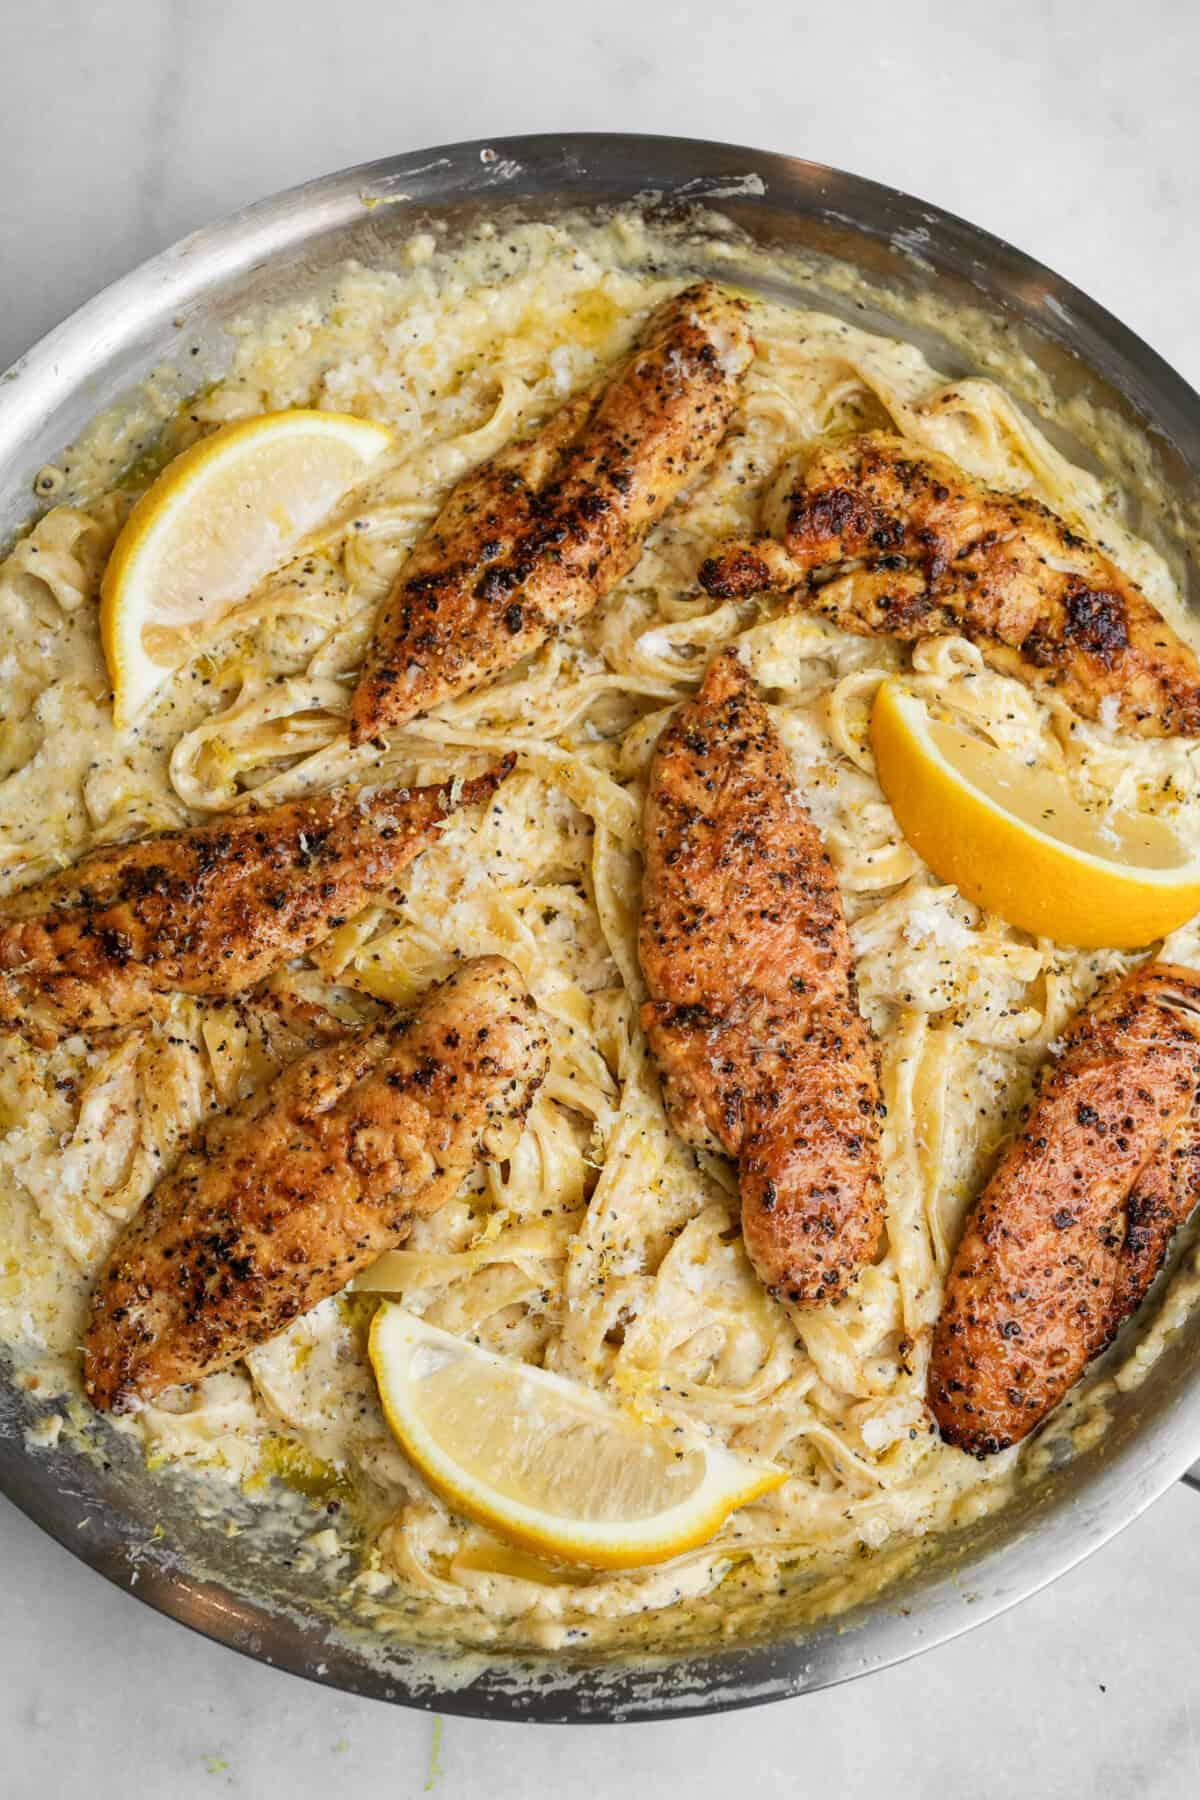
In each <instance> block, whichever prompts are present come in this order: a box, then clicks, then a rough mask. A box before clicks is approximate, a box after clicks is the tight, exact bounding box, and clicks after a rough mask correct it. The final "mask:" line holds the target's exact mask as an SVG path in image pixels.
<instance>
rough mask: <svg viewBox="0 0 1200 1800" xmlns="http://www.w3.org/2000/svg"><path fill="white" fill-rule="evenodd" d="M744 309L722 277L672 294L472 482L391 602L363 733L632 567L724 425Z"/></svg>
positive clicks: (494, 667) (361, 709)
mask: <svg viewBox="0 0 1200 1800" xmlns="http://www.w3.org/2000/svg"><path fill="white" fill-rule="evenodd" d="M745 312H746V308H745V304H744V302H743V301H741V300H737V299H735V298H733V297H732V296H731V295H728V294H723V293H722V292H721V291H720V289H719V288H717V287H715V286H714V285H713V284H712V283H711V282H707V281H702V282H697V283H696V284H695V285H694V286H692V287H689V288H686V289H685V290H684V291H683V292H682V293H679V294H675V295H673V296H672V297H671V298H670V299H669V300H667V301H666V302H665V303H664V304H663V305H662V306H660V307H659V308H658V310H657V311H656V312H654V313H653V314H652V315H651V317H650V318H649V320H648V321H647V323H646V326H645V328H644V330H643V331H642V334H641V336H640V338H639V340H638V344H637V347H636V349H635V350H634V351H633V353H632V354H631V355H630V356H629V357H627V358H626V360H625V361H624V362H622V363H621V364H620V365H619V366H618V367H617V369H616V370H615V371H613V372H612V373H610V374H608V375H606V376H605V377H604V378H603V379H602V380H600V381H598V382H596V383H595V384H594V385H593V386H592V387H590V388H588V389H587V390H586V392H584V393H582V394H580V395H578V396H576V398H574V399H573V400H570V401H568V402H567V404H566V405H565V406H564V407H563V408H562V409H561V410H560V411H559V412H557V413H555V415H554V416H553V418H551V419H550V420H549V422H548V423H547V424H546V425H544V426H543V427H542V429H541V430H540V431H539V432H538V433H537V435H536V436H534V437H532V438H530V439H528V440H527V441H525V442H522V443H517V444H512V445H509V446H507V447H506V448H505V449H503V450H502V451H500V453H499V454H498V455H497V456H494V457H492V458H491V459H490V461H488V462H486V463H483V464H482V465H481V466H480V467H479V468H478V469H476V470H474V471H473V473H472V474H470V475H468V476H467V477H466V479H465V480H464V481H462V482H460V483H459V485H458V487H457V488H455V490H454V492H453V494H452V495H451V496H450V499H449V500H448V501H447V503H446V506H445V507H444V508H443V510H442V512H441V514H440V516H439V517H438V519H437V520H436V521H435V523H434V524H433V525H432V526H431V527H430V529H429V530H428V531H427V532H426V534H425V536H424V537H423V538H422V539H421V541H420V542H419V543H418V544H417V546H416V548H415V549H414V550H413V553H412V555H411V556H410V557H409V559H408V561H407V562H406V564H405V566H404V571H403V574H402V575H401V578H400V581H399V583H398V585H397V587H396V588H395V590H394V591H393V593H392V594H391V596H390V597H389V598H388V600H386V601H385V603H384V606H383V610H382V612H381V613H380V616H379V622H378V624H377V626H376V630H375V638H374V642H373V643H372V645H371V648H370V650H369V652H368V655H367V659H366V663H365V665H364V668H363V672H362V675H361V677H360V680H359V684H358V687H357V689H356V691H355V694H354V701H353V705H352V708H351V737H352V739H353V741H354V742H355V743H361V742H363V741H364V740H365V739H369V738H374V737H378V736H379V735H380V734H381V733H383V732H387V731H391V730H394V729H395V728H396V727H397V726H399V725H403V724H404V723H405V721H406V720H408V719H412V718H414V717H415V716H416V715H417V714H418V713H422V712H426V711H427V710H428V709H429V708H430V707H431V706H436V705H437V704H438V702H439V701H440V700H444V699H446V698H447V696H449V695H451V694H457V693H461V692H462V691H463V690H464V689H467V688H471V687H475V686H477V685H478V684H479V683H480V682H481V681H485V680H488V679H490V678H491V677H493V676H495V675H498V674H500V673H501V672H502V671H503V670H505V669H507V668H510V667H511V666H512V664H513V663H515V662H518V661H519V660H520V659H521V657H523V656H527V655H528V654H529V652H530V651H532V650H536V649H537V647H538V645H539V644H541V643H543V642H544V640H545V639H546V638H547V637H549V636H550V635H551V634H552V633H553V632H555V631H559V630H562V629H565V628H566V627H567V626H569V625H572V624H574V622H575V621H576V620H577V619H580V618H582V617H583V615H584V614H585V613H587V612H589V611H590V610H591V608H592V607H593V606H595V605H596V603H597V601H598V600H601V599H602V598H603V597H604V595H605V594H607V593H608V592H609V591H610V589H611V588H612V587H613V586H615V584H616V583H617V582H618V581H619V580H620V579H621V577H622V576H623V575H626V574H628V572H629V570H630V569H632V567H633V565H634V564H635V563H636V561H637V559H638V557H639V556H640V554H641V550H642V545H643V543H644V542H645V539H646V536H647V534H648V532H649V531H650V529H651V527H652V526H653V525H655V524H656V523H657V522H658V520H659V519H661V517H662V515H663V513H664V512H665V511H666V510H667V508H668V506H670V504H671V502H672V501H673V500H674V499H675V497H676V495H677V494H678V493H679V492H680V490H681V489H682V488H683V487H684V486H685V485H686V484H687V483H688V482H689V481H691V480H692V479H693V478H694V477H695V476H696V475H697V474H698V473H699V472H700V470H701V469H703V468H704V466H705V465H706V464H707V463H708V462H709V461H710V459H711V458H712V456H713V455H714V453H715V452H716V449H717V446H718V444H719V443H720V441H721V438H722V437H723V435H724V433H725V428H726V426H727V424H728V423H729V418H730V414H731V413H732V411H733V408H734V405H735V402H736V400H737V395H738V387H739V383H740V381H741V377H742V375H743V374H744V373H745V371H746V369H747V367H748V366H749V363H750V360H751V357H752V356H753V353H754V346H753V344H752V342H751V339H750V332H749V329H748V327H747V324H746V318H745Z"/></svg>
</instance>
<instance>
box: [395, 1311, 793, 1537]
mask: <svg viewBox="0 0 1200 1800" xmlns="http://www.w3.org/2000/svg"><path fill="white" fill-rule="evenodd" d="M370 1356H371V1363H372V1366H373V1368H374V1370H375V1377H376V1380H377V1382H378V1385H379V1395H380V1399H381V1402H382V1405H383V1410H384V1415H385V1417H386V1419H387V1422H388V1424H389V1426H390V1427H391V1430H392V1432H393V1434H394V1436H395V1437H396V1439H397V1441H398V1442H399V1444H400V1446H401V1448H402V1449H403V1450H404V1452H405V1454H406V1455H407V1456H408V1458H409V1460H410V1461H411V1462H412V1463H413V1464H414V1465H415V1467H416V1468H417V1469H418V1471H419V1472H420V1474H421V1475H422V1476H423V1477H424V1479H425V1480H426V1481H427V1482H428V1484H429V1486H430V1487H431V1488H433V1489H434V1491H435V1492H437V1493H438V1494H440V1495H441V1497H442V1499H443V1500H444V1501H445V1502H446V1503H447V1504H448V1505H449V1506H450V1507H452V1508H453V1509H454V1511H455V1512H457V1513H460V1514H462V1515H463V1516H464V1517H466V1518H469V1519H472V1520H474V1521H475V1522H476V1523H478V1524H481V1525H485V1526H487V1527H488V1528H489V1529H490V1530H492V1531H494V1532H497V1533H499V1534H500V1535H502V1536H503V1537H505V1538H507V1539H509V1540H510V1541H511V1542H513V1543H515V1544H518V1545H520V1546H521V1547H522V1548H523V1549H525V1550H529V1551H533V1552H534V1553H536V1554H537V1555H538V1556H541V1557H544V1558H546V1559H548V1560H552V1561H558V1562H567V1563H578V1564H582V1565H584V1566H587V1567H591V1568H603V1569H618V1568H638V1567H642V1566H644V1565H646V1564H649V1563H658V1562H665V1561H667V1560H669V1559H670V1558H671V1557H674V1556H678V1555H681V1554H683V1553H684V1552H685V1551H688V1550H692V1549H695V1548H696V1547H697V1546H699V1545H701V1544H703V1543H705V1542H707V1541H708V1539H709V1538H711V1537H712V1536H713V1535H714V1534H715V1533H716V1532H717V1531H718V1530H719V1529H720V1527H721V1525H722V1524H723V1523H724V1521H725V1520H726V1519H727V1518H728V1516H729V1514H730V1513H731V1512H733V1511H734V1510H735V1509H736V1508H737V1507H739V1506H744V1505H746V1504H747V1503H748V1502H750V1501H751V1500H755V1499H758V1498H759V1497H760V1496H761V1495H763V1494H765V1493H768V1492H770V1490H771V1489H773V1488H776V1487H778V1486H779V1485H780V1484H781V1482H783V1481H784V1480H785V1479H786V1475H785V1472H784V1471H783V1470H782V1469H779V1468H776V1467H774V1466H773V1465H768V1464H763V1463H750V1462H748V1461H746V1460H744V1459H743V1458H741V1457H737V1456H734V1455H733V1454H732V1453H731V1452H729V1451H728V1450H725V1449H724V1448H722V1447H720V1446H718V1445H715V1444H711V1443H709V1442H708V1441H707V1440H705V1439H701V1438H699V1437H698V1436H696V1437H692V1436H690V1435H689V1434H686V1433H683V1432H678V1431H677V1430H676V1429H675V1428H671V1427H667V1426H663V1425H657V1426H651V1425H649V1424H647V1423H646V1422H645V1421H644V1420H640V1419H638V1418H636V1417H634V1416H633V1415H632V1414H631V1413H629V1412H628V1411H626V1410H625V1409H624V1408H623V1407H621V1406H619V1405H617V1404H615V1403H614V1402H613V1401H611V1400H609V1399H608V1398H607V1397H606V1396H605V1395H603V1394H599V1393H597V1392H595V1391H594V1390H593V1389H591V1388H587V1387H584V1386H582V1385H581V1384H580V1383H578V1382H574V1381H570V1380H568V1379H566V1378H565V1377H563V1376H560V1375H554V1374H551V1373H550V1372H549V1371H547V1370H545V1369H538V1368H534V1367H532V1366H530V1365H529V1364H525V1363H516V1362H513V1361H511V1360H510V1359H509V1358H507V1357H502V1356H497V1355H495V1354H494V1353H493V1352H491V1351H488V1350H484V1349H482V1348H481V1347H479V1346H478V1345H474V1344H469V1343H466V1342H465V1341H464V1340H462V1339H461V1338H456V1337H454V1336H453V1335H452V1334H451V1333H449V1332H445V1331H441V1330H439V1329H438V1328H437V1327H436V1326H433V1325H429V1324H426V1322H425V1321H424V1320H423V1319H421V1318H418V1317H417V1316H416V1315H415V1314H413V1313H410V1312H408V1311H407V1310H406V1309H405V1308H404V1307H402V1306H399V1305H397V1304H395V1303H393V1302H384V1303H383V1305H381V1306H380V1308H379V1310H378V1312H377V1313H376V1314H375V1318H374V1320H373V1322H372V1325H371V1337H370ZM472 1421H475V1422H476V1424H477V1425H478V1427H479V1430H478V1432H477V1431H475V1430H473V1429H472ZM480 1435H482V1437H483V1438H484V1439H485V1442H484V1445H483V1451H482V1454H483V1456H484V1457H485V1459H488V1462H487V1466H486V1467H481V1466H480V1454H481V1452H480ZM472 1463H474V1465H475V1466H471V1465H472ZM614 1470H615V1471H618V1472H619V1473H618V1481H617V1489H613V1488H609V1489H607V1490H606V1489H605V1488H604V1486H603V1481H604V1475H605V1472H606V1471H609V1472H612V1471H614ZM597 1482H598V1483H599V1484H600V1485H599V1486H598V1487H597V1486H596V1485H592V1486H590V1487H589V1483H593V1484H594V1483H597ZM659 1492H661V1494H662V1497H663V1499H664V1502H665V1503H664V1504H663V1505H662V1506H661V1507H660V1508H657V1509H656V1508H655V1507H654V1504H653V1502H654V1497H655V1495H656V1493H659ZM623 1496H633V1497H635V1498H636V1499H637V1501H638V1504H637V1505H636V1506H634V1507H633V1508H632V1516H626V1517H622V1516H621V1501H622V1497H623ZM573 1499H574V1501H575V1502H576V1504H575V1505H574V1506H572V1500H573ZM586 1513H590V1514H591V1516H584V1515H585V1514H586Z"/></svg>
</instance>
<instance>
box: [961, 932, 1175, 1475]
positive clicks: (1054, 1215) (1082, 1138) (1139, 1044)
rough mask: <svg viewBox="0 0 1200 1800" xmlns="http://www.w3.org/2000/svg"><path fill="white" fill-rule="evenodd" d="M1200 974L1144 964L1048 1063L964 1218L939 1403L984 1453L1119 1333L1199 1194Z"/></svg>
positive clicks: (1052, 1401) (1016, 1435)
mask: <svg viewBox="0 0 1200 1800" xmlns="http://www.w3.org/2000/svg"><path fill="white" fill-rule="evenodd" d="M1198 1100H1200V976H1198V975H1197V974H1196V973H1195V972H1194V971H1193V970H1191V969H1183V968H1175V967H1172V966H1170V965H1169V964H1164V963H1154V964H1146V965H1143V967H1142V968H1140V969H1138V970H1136V971H1135V973H1133V974H1132V975H1128V976H1126V978H1125V979H1124V980H1123V981H1120V982H1118V983H1116V984H1115V985H1113V986H1110V987H1108V988H1105V989H1102V990H1101V992H1100V993H1099V994H1098V995H1097V996H1096V998H1095V999H1094V1000H1093V1001H1092V1003H1091V1005H1090V1006H1088V1007H1087V1008H1085V1010H1084V1011H1083V1012H1082V1013H1080V1014H1079V1015H1078V1017H1077V1018H1076V1020H1075V1022H1074V1024H1073V1025H1072V1027H1071V1029H1070V1031H1069V1032H1068V1033H1067V1035H1066V1040H1065V1044H1064V1048H1063V1051H1062V1054H1061V1056H1059V1057H1058V1058H1056V1059H1055V1060H1054V1061H1053V1062H1050V1063H1048V1064H1046V1065H1045V1066H1044V1067H1043V1069H1042V1070H1041V1071H1040V1079H1039V1082H1038V1086H1037V1089H1036V1092H1035V1097H1034V1099H1033V1101H1032V1102H1031V1104H1030V1105H1029V1106H1027V1107H1026V1108H1025V1110H1024V1112H1023V1113H1022V1115H1021V1125H1020V1129H1019V1131H1018V1133H1017V1135H1016V1137H1015V1138H1014V1139H1013V1141H1012V1142H1011V1144H1010V1145H1009V1147H1008V1149H1007V1151H1006V1152H1005V1155H1004V1157H1003V1159H1002V1160H1001V1162H1000V1165H999V1167H998V1168H997V1170H996V1172H995V1174H994V1175H993V1176H992V1179H991V1180H990V1181H989V1183H988V1185H987V1187H986V1188H985V1189H984V1192H983V1194H982V1196H981V1197H980V1199H979V1201H978V1203H977V1204H976V1206H975V1209H974V1211H973V1212H972V1213H971V1215H970V1217H969V1218H968V1220H967V1225H966V1230H965V1231H964V1233H963V1238H962V1242H961V1243H960V1244H959V1247H958V1252H957V1255H956V1256H955V1258H954V1263H953V1267H952V1268H951V1271H950V1278H949V1282H948V1283H947V1287H946V1295H945V1300H944V1302H943V1305H942V1311H941V1316H940V1317H939V1319H938V1322H937V1326H936V1329H935V1331H934V1337H933V1352H932V1359H931V1362H930V1367H929V1405H930V1407H931V1409H932V1411H933V1415H934V1417H935V1418H936V1420H937V1422H938V1425H939V1426H940V1427H941V1432H942V1436H943V1437H944V1438H945V1439H946V1441H947V1442H948V1443H950V1444H957V1445H958V1446H959V1447H960V1448H961V1449H963V1450H969V1451H972V1452H973V1453H974V1454H975V1455H977V1456H987V1455H990V1454H991V1453H992V1452H994V1451H997V1450H1004V1449H1007V1447H1008V1446H1009V1445H1010V1444H1016V1443H1019V1442H1020V1440H1021V1439H1022V1438H1023V1437H1025V1436H1027V1434H1028V1433H1029V1432H1030V1431H1032V1430H1033V1428H1034V1426H1035V1425H1037V1424H1039V1423H1040V1421H1041V1420H1042V1419H1044V1418H1045V1416H1046V1414H1047V1413H1048V1412H1049V1411H1050V1409H1051V1408H1052V1407H1053V1406H1056V1405H1057V1403H1058V1402H1059V1401H1060V1400H1061V1399H1062V1397H1063V1395H1064V1394H1065V1393H1066V1392H1067V1390H1068V1388H1070V1387H1072V1386H1073V1385H1074V1383H1075V1382H1076V1381H1078V1380H1079V1377H1080V1376H1081V1375H1082V1374H1083V1372H1084V1369H1085V1368H1086V1367H1087V1365H1088V1363H1089V1362H1090V1361H1091V1359H1092V1358H1093V1357H1094V1356H1096V1355H1098V1354H1099V1352H1100V1351H1101V1350H1103V1349H1104V1347H1105V1345H1106V1344H1108V1343H1109V1342H1110V1341H1111V1340H1112V1338H1113V1337H1114V1336H1115V1334H1116V1332H1117V1329H1118V1327H1119V1326H1120V1325H1121V1324H1122V1322H1123V1321H1124V1320H1125V1319H1126V1318H1127V1317H1128V1315H1129V1314H1130V1313H1131V1312H1132V1311H1133V1309H1134V1308H1135V1307H1136V1306H1137V1305H1139V1303H1140V1302H1141V1300H1142V1297H1143V1295H1144V1294H1145V1292H1146V1289H1147V1288H1148V1287H1149V1285H1150V1283H1151V1281H1152V1280H1153V1279H1154V1276H1155V1274H1156V1273H1157V1271H1158V1269H1159V1267H1160V1265H1161V1263H1162V1260H1163V1258H1164V1256H1165V1255H1166V1251H1167V1246H1168V1244H1169V1243H1170V1240H1171V1236H1172V1234H1173V1232H1174V1231H1175V1230H1176V1228H1177V1227H1178V1226H1179V1225H1180V1224H1182V1222H1183V1220H1184V1219H1185V1218H1186V1217H1187V1215H1188V1214H1189V1213H1190V1212H1191V1210H1192V1208H1193V1206H1194V1205H1195V1204H1196V1201H1197V1199H1200V1129H1198V1125H1200V1114H1198V1110H1197V1101H1198Z"/></svg>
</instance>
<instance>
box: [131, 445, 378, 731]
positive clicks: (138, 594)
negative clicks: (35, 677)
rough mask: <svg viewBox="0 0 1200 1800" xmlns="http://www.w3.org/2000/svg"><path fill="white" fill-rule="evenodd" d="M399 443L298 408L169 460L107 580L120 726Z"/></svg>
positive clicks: (134, 514)
mask: <svg viewBox="0 0 1200 1800" xmlns="http://www.w3.org/2000/svg"><path fill="white" fill-rule="evenodd" d="M391 441H392V434H391V432H390V431H388V430H387V428H386V427H385V426H383V425H375V424H372V423H371V421H370V420H367V419H355V418H351V417H350V416H349V415H348V414H346V413H331V412H310V411H307V410H303V409H297V410H295V411H292V412H278V413H263V414H261V415H260V416H259V417H258V418H254V419H244V420H241V421H240V422H239V423H238V424H236V425H226V426H223V427H222V429H221V430H220V431H215V432H213V434H212V436H211V437H206V438H202V439H201V441H200V442H199V443H198V444H193V445H192V447H191V449H190V450H185V451H184V452H183V454H182V455H181V456H177V457H175V459H174V460H173V461H172V462H170V463H168V464H167V467H166V468H165V469H164V470H163V472H162V474H161V475H160V476H159V477H158V479H157V480H156V481H155V482H154V483H153V485H152V486H151V487H150V488H148V489H147V491H146V493H144V494H143V495H142V498H141V499H140V500H139V501H138V503H137V505H136V506H135V507H134V509H133V511H132V512H131V513H130V515H129V517H128V519H127V520H126V521H125V524H124V526H123V527H122V529H121V533H120V535H119V536H118V538H117V541H116V543H115V544H114V545H113V551H112V555H111V556H110V557H109V560H108V566H107V568H106V569H105V572H104V579H103V581H102V583H101V586H100V636H101V640H102V642H103V645H104V654H105V657H106V658H107V660H108V672H109V677H110V679H111V681H112V687H113V716H114V718H115V720H116V723H117V725H118V726H119V727H121V728H122V729H123V728H125V727H126V726H128V725H130V724H132V722H133V721H134V720H135V719H136V718H137V716H138V715H139V713H141V712H142V710H143V709H144V707H145V706H146V704H147V703H148V702H149V700H150V699H151V698H152V697H153V695H154V693H155V692H156V690H157V689H158V687H159V686H160V684H161V683H162V682H163V680H164V679H165V678H166V677H167V676H168V675H169V674H170V673H171V671H172V670H173V669H176V668H178V667H179V665H180V664H181V663H182V662H184V661H185V660H186V659H187V657H188V655H190V654H191V651H192V649H193V648H194V646H195V642H196V638H197V634H198V633H199V632H200V631H202V630H204V629H206V628H210V627H211V626H212V625H214V624H215V623H216V622H217V621H218V620H219V619H220V618H221V617H222V616H223V615H224V614H225V613H227V612H228V611H229V610H230V608H231V607H233V606H236V605H237V603H238V601H239V600H242V599H244V598H245V596H246V595H247V594H249V593H250V592H251V591H252V589H253V588H255V587H256V586H257V585H258V583H259V582H260V581H261V580H262V579H263V577H264V576H266V575H269V574H270V572H271V570H272V569H274V568H277V567H278V566H279V564H280V563H282V562H284V561H285V560H286V559H287V557H288V555H289V554H290V553H291V552H292V551H293V550H294V549H295V548H296V546H297V545H298V544H299V542H300V540H301V539H302V538H304V537H305V536H306V535H307V534H308V533H309V532H310V531H312V530H313V529H314V527H316V526H317V525H319V524H320V522H321V520H322V519H323V518H324V517H325V516H326V514H327V513H329V511H330V510H331V509H332V508H333V507H334V506H336V504H337V502H338V501H339V500H340V499H341V498H342V496H343V495H344V494H346V493H347V492H348V491H349V490H350V489H351V488H352V487H354V486H355V485H356V484H357V483H358V482H360V481H361V480H362V479H363V476H364V474H365V473H366V471H367V469H368V468H369V467H370V465H371V463H373V462H374V460H375V458H376V457H377V456H379V455H380V454H381V453H382V452H383V451H384V450H386V449H387V448H388V446H389V444H390V443H391Z"/></svg>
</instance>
